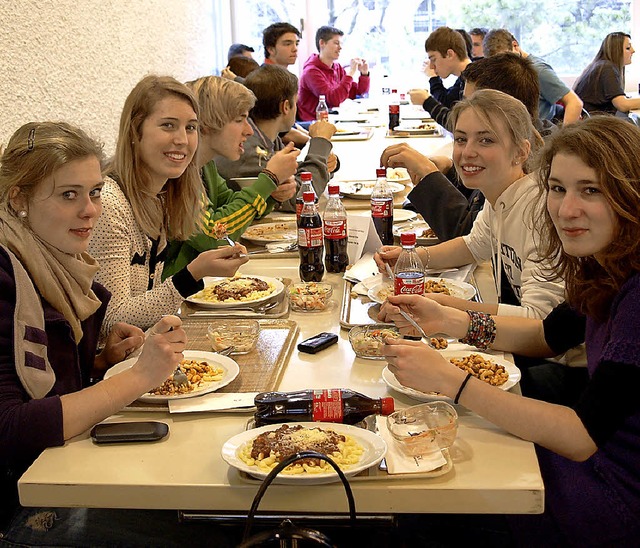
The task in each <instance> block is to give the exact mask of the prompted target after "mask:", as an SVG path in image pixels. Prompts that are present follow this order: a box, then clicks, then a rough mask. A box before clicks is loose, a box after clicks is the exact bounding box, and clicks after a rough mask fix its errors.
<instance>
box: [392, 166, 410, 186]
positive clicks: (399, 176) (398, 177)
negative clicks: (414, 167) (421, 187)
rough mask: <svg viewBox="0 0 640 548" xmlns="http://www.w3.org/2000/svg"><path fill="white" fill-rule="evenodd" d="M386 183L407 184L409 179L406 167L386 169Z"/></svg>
mask: <svg viewBox="0 0 640 548" xmlns="http://www.w3.org/2000/svg"><path fill="white" fill-rule="evenodd" d="M387 181H394V182H396V183H409V182H411V177H410V176H409V172H408V171H407V168H406V167H388V168H387Z"/></svg>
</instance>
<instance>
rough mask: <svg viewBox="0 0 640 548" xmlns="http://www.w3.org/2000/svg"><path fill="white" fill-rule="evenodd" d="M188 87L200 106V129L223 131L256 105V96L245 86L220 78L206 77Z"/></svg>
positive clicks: (188, 84) (189, 84)
mask: <svg viewBox="0 0 640 548" xmlns="http://www.w3.org/2000/svg"><path fill="white" fill-rule="evenodd" d="M186 85H187V86H188V87H189V88H190V89H191V90H193V93H194V95H195V96H196V99H197V101H198V104H199V105H200V127H201V128H202V127H205V128H207V129H209V130H211V131H213V132H219V131H222V128H223V127H224V126H225V125H227V124H228V123H229V122H231V121H232V120H234V119H235V118H237V117H238V116H240V115H241V114H244V113H245V112H249V111H250V110H251V109H252V108H253V105H255V103H256V96H255V95H254V94H253V93H252V92H251V91H250V90H248V89H247V88H246V87H245V86H243V85H242V84H239V83H238V82H234V81H232V80H228V79H227V78H222V77H220V76H204V77H202V78H198V79H197V80H193V81H191V82H187V84H186Z"/></svg>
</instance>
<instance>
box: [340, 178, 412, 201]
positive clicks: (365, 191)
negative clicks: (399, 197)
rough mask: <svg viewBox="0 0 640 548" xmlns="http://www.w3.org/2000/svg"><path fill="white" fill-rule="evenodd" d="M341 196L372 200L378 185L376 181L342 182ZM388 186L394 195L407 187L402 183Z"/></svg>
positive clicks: (389, 183)
mask: <svg viewBox="0 0 640 548" xmlns="http://www.w3.org/2000/svg"><path fill="white" fill-rule="evenodd" d="M338 184H339V185H340V194H342V195H343V196H345V197H347V198H355V199H357V200H370V199H371V192H372V191H373V187H374V186H375V184H376V181H374V180H362V181H340V182H339V183H338ZM387 185H389V188H390V189H391V192H392V193H393V194H398V193H400V192H403V191H404V190H405V186H404V185H403V184H400V183H394V182H393V181H388V182H387Z"/></svg>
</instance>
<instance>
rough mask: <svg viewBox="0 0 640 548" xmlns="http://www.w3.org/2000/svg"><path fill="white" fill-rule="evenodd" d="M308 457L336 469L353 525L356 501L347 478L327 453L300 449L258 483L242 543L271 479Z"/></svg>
mask: <svg viewBox="0 0 640 548" xmlns="http://www.w3.org/2000/svg"><path fill="white" fill-rule="evenodd" d="M308 458H314V459H320V460H323V461H326V462H327V463H328V464H329V465H330V466H331V467H332V468H333V469H334V470H335V471H336V473H337V474H338V477H339V478H340V481H342V485H343V486H344V490H345V493H346V495H347V502H348V503H349V519H350V521H351V525H352V526H354V525H355V523H356V503H355V500H354V498H353V492H352V491H351V485H349V480H348V479H347V476H345V475H344V472H343V471H342V470H340V467H339V466H338V465H337V464H336V463H335V462H334V461H333V459H331V457H328V456H327V455H324V454H322V453H318V452H317V451H300V452H298V453H295V454H294V455H290V456H289V457H287V458H286V459H284V460H283V461H282V462H280V463H278V464H277V465H276V466H275V468H273V470H271V472H269V474H268V475H267V477H266V478H265V479H264V481H263V482H262V484H261V485H260V488H259V489H258V492H257V493H256V496H255V497H254V498H253V503H252V504H251V509H250V510H249V514H248V515H247V524H246V525H245V528H244V534H243V536H242V542H243V543H244V542H245V541H246V540H247V539H248V538H249V533H250V532H251V527H252V526H253V521H254V518H255V515H256V512H257V511H258V506H259V505H260V501H261V500H262V497H263V496H264V494H265V493H266V491H267V488H268V487H269V485H271V483H272V482H273V480H274V479H276V476H277V475H278V474H279V473H280V472H282V471H283V470H284V469H285V468H286V467H287V466H289V465H290V464H293V463H294V462H296V461H298V460H302V459H308Z"/></svg>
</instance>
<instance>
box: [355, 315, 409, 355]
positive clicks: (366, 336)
mask: <svg viewBox="0 0 640 548" xmlns="http://www.w3.org/2000/svg"><path fill="white" fill-rule="evenodd" d="M386 337H393V338H396V339H399V338H400V337H401V335H400V331H399V330H398V328H397V327H396V326H394V325H389V324H380V323H375V324H371V325H356V326H355V327H352V328H351V329H350V330H349V342H350V343H351V348H353V351H354V352H355V353H356V356H358V357H359V358H367V359H370V360H384V356H383V355H382V347H383V346H384V339H385V338H386Z"/></svg>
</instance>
